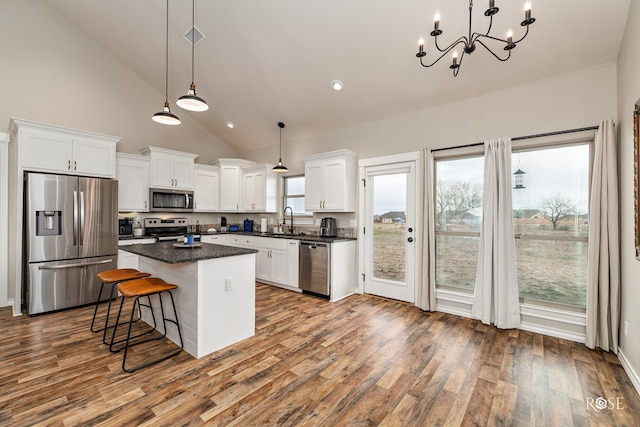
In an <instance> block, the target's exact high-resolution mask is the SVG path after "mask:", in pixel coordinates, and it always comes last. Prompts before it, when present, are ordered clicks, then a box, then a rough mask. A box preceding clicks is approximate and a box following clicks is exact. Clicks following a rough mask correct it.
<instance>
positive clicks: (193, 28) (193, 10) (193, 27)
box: [191, 0, 196, 84]
mask: <svg viewBox="0 0 640 427" xmlns="http://www.w3.org/2000/svg"><path fill="white" fill-rule="evenodd" d="M195 40H196V0H191V84H193V81H194V73H193V69H194V64H195V62H194V60H193V56H194V49H195Z"/></svg>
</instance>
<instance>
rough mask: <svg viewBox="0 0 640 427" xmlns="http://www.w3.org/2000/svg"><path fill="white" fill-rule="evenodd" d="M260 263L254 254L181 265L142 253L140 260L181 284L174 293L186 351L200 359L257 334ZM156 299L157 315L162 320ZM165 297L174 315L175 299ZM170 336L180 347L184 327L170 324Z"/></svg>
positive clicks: (145, 266)
mask: <svg viewBox="0 0 640 427" xmlns="http://www.w3.org/2000/svg"><path fill="white" fill-rule="evenodd" d="M183 250H198V249H183ZM255 265H256V261H255V254H253V253H252V254H244V255H236V256H228V257H222V258H212V259H205V260H200V261H195V262H183V263H177V264H169V263H165V262H162V261H156V260H154V259H151V258H148V257H145V256H140V255H139V261H138V269H139V270H140V271H145V272H148V273H151V274H152V276H156V277H160V278H162V279H163V280H164V281H166V282H168V283H173V284H175V285H178V286H179V289H177V290H175V291H173V295H174V299H175V303H176V309H177V311H178V320H179V322H180V328H181V331H182V338H183V341H184V349H185V350H186V351H187V352H188V353H189V354H191V355H192V356H194V357H196V358H200V357H203V356H206V355H207V354H210V353H212V352H214V351H216V350H219V349H221V348H223V347H226V346H228V345H230V344H233V343H236V342H238V341H241V340H243V339H245V338H249V337H251V336H253V335H254V334H255V318H256V309H255V307H256V304H255V300H256V298H255ZM165 297H166V298H168V295H165ZM154 298H157V297H152V302H153V305H154V309H157V312H156V313H157V314H156V319H161V317H160V315H159V313H160V308H159V307H158V305H159V304H158V303H157V300H156V301H154V300H153V299H154ZM163 301H164V304H165V313H167V316H169V317H170V316H171V309H169V310H167V307H169V306H168V305H167V304H170V301H169V300H168V299H163ZM143 302H144V301H143ZM144 311H145V310H143V319H144V320H145V321H146V322H147V323H149V321H150V316H149V314H148V313H147V314H146V315H145V314H144ZM158 328H162V326H160V325H159V326H158ZM167 337H168V338H169V339H171V340H172V341H173V342H175V343H176V344H178V345H179V343H180V340H179V338H178V331H177V329H176V328H175V326H173V325H172V324H168V331H167Z"/></svg>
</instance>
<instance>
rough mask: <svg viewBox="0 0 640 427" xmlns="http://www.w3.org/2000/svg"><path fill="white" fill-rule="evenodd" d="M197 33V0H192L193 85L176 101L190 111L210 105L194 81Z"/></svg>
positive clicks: (205, 108)
mask: <svg viewBox="0 0 640 427" xmlns="http://www.w3.org/2000/svg"><path fill="white" fill-rule="evenodd" d="M195 33H196V5H195V0H192V1H191V86H189V91H187V94H186V95H182V96H181V97H180V98H178V100H177V101H176V104H177V105H178V107H180V108H183V109H185V110H189V111H198V112H199V111H207V110H208V109H209V105H208V104H207V101H205V100H204V99H202V98H200V97H199V96H198V94H197V92H196V85H195V83H194V82H193V80H194V78H193V73H194V72H193V70H194V62H193V58H194V50H195V44H196V43H195Z"/></svg>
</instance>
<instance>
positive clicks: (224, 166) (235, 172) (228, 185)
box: [218, 159, 256, 212]
mask: <svg viewBox="0 0 640 427" xmlns="http://www.w3.org/2000/svg"><path fill="white" fill-rule="evenodd" d="M255 164H256V163H255V162H252V161H249V160H242V159H218V166H219V167H220V201H219V211H220V212H241V211H242V210H243V209H242V187H243V185H242V184H243V183H242V178H243V174H242V168H243V167H246V166H253V165H255Z"/></svg>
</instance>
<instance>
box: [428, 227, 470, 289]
mask: <svg viewBox="0 0 640 427" xmlns="http://www.w3.org/2000/svg"><path fill="white" fill-rule="evenodd" d="M479 248H480V237H471V236H451V235H444V234H440V235H437V236H436V286H451V287H454V288H462V289H469V290H473V289H474V288H475V282H476V269H477V265H478V250H479Z"/></svg>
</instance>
